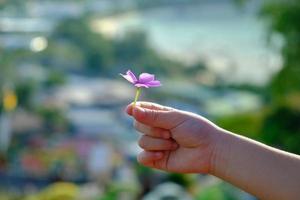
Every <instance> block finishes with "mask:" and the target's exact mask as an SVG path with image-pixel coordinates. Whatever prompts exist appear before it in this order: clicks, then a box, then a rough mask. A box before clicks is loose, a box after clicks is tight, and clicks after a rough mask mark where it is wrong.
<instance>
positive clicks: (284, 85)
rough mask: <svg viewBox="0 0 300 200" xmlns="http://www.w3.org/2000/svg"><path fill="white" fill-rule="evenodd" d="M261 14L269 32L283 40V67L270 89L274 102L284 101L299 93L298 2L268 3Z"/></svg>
mask: <svg viewBox="0 0 300 200" xmlns="http://www.w3.org/2000/svg"><path fill="white" fill-rule="evenodd" d="M261 14H262V16H263V17H264V18H266V19H268V20H269V25H270V27H269V28H270V32H271V33H277V34H280V35H281V36H282V37H283V38H284V44H283V47H282V51H281V52H282V57H283V61H284V66H283V68H282V70H281V71H280V72H279V73H278V74H277V75H276V76H275V77H274V78H273V80H272V82H271V84H270V87H271V90H272V96H273V98H274V100H276V101H285V100H286V97H288V96H289V95H290V94H291V93H294V92H297V93H298V92H299V91H300V56H299V55H300V23H299V22H300V2H299V0H276V1H269V2H268V3H266V4H265V5H264V7H263V9H262V12H261ZM299 105H300V104H299Z"/></svg>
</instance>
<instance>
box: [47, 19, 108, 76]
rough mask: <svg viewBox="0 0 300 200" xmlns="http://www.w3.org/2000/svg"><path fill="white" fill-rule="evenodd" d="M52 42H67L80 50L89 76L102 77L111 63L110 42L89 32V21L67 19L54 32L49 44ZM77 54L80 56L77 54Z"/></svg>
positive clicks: (99, 35)
mask: <svg viewBox="0 0 300 200" xmlns="http://www.w3.org/2000/svg"><path fill="white" fill-rule="evenodd" d="M54 41H59V42H68V43H71V44H73V45H75V47H74V48H77V49H76V50H78V49H81V53H82V55H83V56H84V65H85V67H86V68H87V70H88V72H90V73H91V74H95V73H96V74H99V73H100V74H101V73H102V75H104V74H105V73H106V72H107V71H108V70H109V67H111V65H112V61H113V49H112V45H111V42H110V41H109V40H108V39H106V38H105V37H103V36H102V35H101V34H98V33H95V32H93V31H92V30H91V28H90V25H89V20H88V19H86V18H82V19H67V20H65V21H63V22H61V23H60V24H59V25H58V26H57V27H56V29H55V30H54V32H53V34H52V37H51V39H50V43H53V42H54ZM77 54H79V55H80V53H79V52H77Z"/></svg>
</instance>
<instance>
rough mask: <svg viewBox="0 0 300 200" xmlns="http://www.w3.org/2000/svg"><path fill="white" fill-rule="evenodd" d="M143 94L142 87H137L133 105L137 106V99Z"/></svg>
mask: <svg viewBox="0 0 300 200" xmlns="http://www.w3.org/2000/svg"><path fill="white" fill-rule="evenodd" d="M140 95H141V88H140V87H139V88H137V90H136V93H135V98H134V102H133V106H135V104H136V102H137V100H138V99H139V96H140Z"/></svg>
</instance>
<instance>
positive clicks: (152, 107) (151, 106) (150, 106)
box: [126, 101, 174, 115]
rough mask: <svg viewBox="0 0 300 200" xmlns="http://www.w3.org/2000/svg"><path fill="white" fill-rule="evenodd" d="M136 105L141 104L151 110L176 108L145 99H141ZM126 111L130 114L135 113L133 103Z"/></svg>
mask: <svg viewBox="0 0 300 200" xmlns="http://www.w3.org/2000/svg"><path fill="white" fill-rule="evenodd" d="M136 106H140V107H142V108H148V109H150V110H163V111H170V110H174V109H173V108H170V107H167V106H162V105H159V104H156V103H151V102H145V101H139V102H137V103H136ZM126 112H127V114H129V115H132V113H133V103H131V104H129V105H128V106H127V108H126Z"/></svg>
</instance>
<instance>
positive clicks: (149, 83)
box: [146, 80, 161, 87]
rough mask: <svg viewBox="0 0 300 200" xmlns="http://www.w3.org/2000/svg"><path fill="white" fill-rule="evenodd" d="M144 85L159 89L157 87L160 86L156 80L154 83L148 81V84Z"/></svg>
mask: <svg viewBox="0 0 300 200" xmlns="http://www.w3.org/2000/svg"><path fill="white" fill-rule="evenodd" d="M146 85H147V86H148V87H159V86H161V83H160V81H158V80H154V81H150V82H148V83H146Z"/></svg>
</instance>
